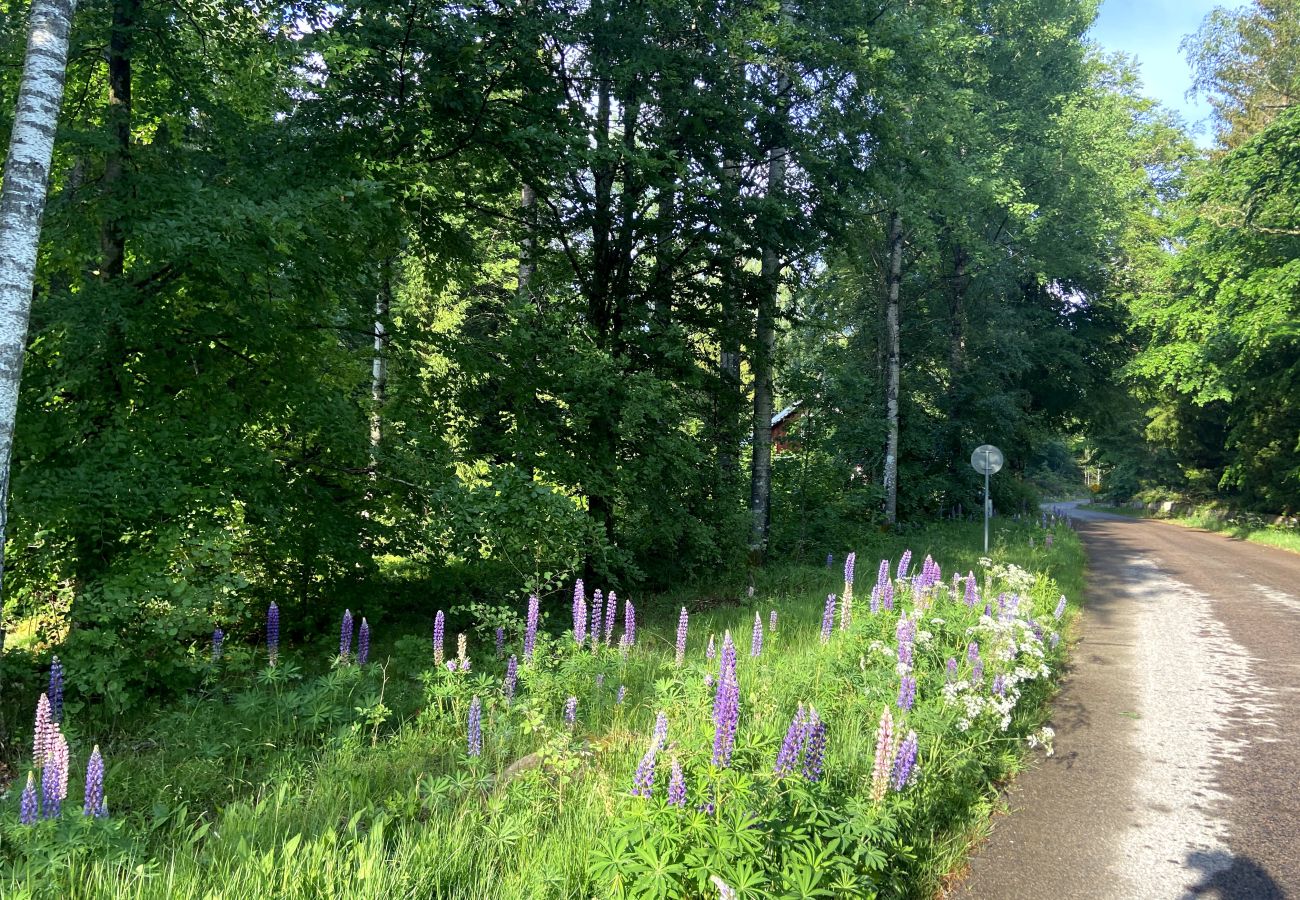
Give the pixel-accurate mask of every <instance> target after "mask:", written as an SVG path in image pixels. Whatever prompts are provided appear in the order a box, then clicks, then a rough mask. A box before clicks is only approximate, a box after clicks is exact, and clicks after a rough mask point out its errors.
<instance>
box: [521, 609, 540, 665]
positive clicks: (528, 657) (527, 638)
mask: <svg viewBox="0 0 1300 900" xmlns="http://www.w3.org/2000/svg"><path fill="white" fill-rule="evenodd" d="M540 614H541V601H539V600H538V599H537V595H536V594H530V595H529V597H528V626H527V628H526V629H525V631H524V662H532V659H533V647H535V646H536V644H537V620H538V618H539V617H540Z"/></svg>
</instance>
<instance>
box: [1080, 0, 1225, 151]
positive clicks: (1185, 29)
mask: <svg viewBox="0 0 1300 900" xmlns="http://www.w3.org/2000/svg"><path fill="white" fill-rule="evenodd" d="M1220 5H1227V6H1235V5H1237V4H1236V3H1234V2H1232V0H1219V2H1215V0H1105V2H1103V3H1102V6H1101V15H1099V16H1098V17H1097V24H1096V25H1094V26H1093V32H1092V33H1093V37H1094V38H1095V39H1096V40H1097V42H1098V43H1099V44H1101V46H1102V47H1104V48H1105V49H1107V50H1118V51H1122V52H1124V53H1128V54H1131V55H1133V56H1136V57H1137V58H1138V61H1139V62H1140V63H1141V66H1142V79H1143V82H1144V84H1145V85H1146V93H1147V95H1149V96H1151V97H1154V98H1155V99H1157V100H1159V101H1160V102H1161V103H1163V104H1164V105H1165V106H1168V107H1170V108H1171V109H1176V110H1178V111H1179V112H1181V113H1182V115H1183V118H1184V119H1186V120H1187V122H1188V124H1191V125H1195V124H1196V123H1198V122H1202V123H1203V122H1204V121H1205V120H1206V119H1207V118H1208V117H1209V114H1210V108H1209V106H1208V105H1207V104H1206V103H1205V101H1204V99H1202V98H1197V100H1196V101H1195V102H1193V101H1191V100H1188V99H1187V98H1186V96H1185V94H1186V92H1187V89H1188V88H1190V87H1191V86H1192V72H1191V69H1190V68H1188V66H1187V60H1186V58H1184V56H1183V54H1182V51H1180V50H1179V49H1178V45H1179V43H1180V42H1181V41H1182V39H1183V37H1184V36H1186V35H1188V34H1191V33H1192V32H1194V31H1196V29H1197V27H1199V26H1200V24H1201V21H1202V20H1203V19H1204V18H1205V16H1206V14H1207V13H1209V11H1210V10H1211V9H1213V8H1214V7H1215V6H1220ZM1208 133H1209V128H1208V125H1202V128H1201V129H1200V133H1199V134H1198V139H1199V140H1200V141H1201V142H1202V143H1205V142H1206V141H1207V140H1208Z"/></svg>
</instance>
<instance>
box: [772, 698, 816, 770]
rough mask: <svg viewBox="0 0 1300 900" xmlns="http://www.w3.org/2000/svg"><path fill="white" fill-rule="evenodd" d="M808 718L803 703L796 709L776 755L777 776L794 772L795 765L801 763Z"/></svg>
mask: <svg viewBox="0 0 1300 900" xmlns="http://www.w3.org/2000/svg"><path fill="white" fill-rule="evenodd" d="M807 726H808V719H807V716H806V714H805V713H804V709H803V704H802V703H800V704H799V709H798V710H796V711H795V714H794V718H793V719H791V720H790V727H789V728H788V729H786V732H785V740H784V741H782V742H781V750H780V752H778V753H777V755H776V766H775V767H774V768H773V770H772V771H773V772H774V773H775V774H776V776H777V777H778V778H779V777H782V776H785V775H792V774H794V770H795V767H796V766H798V765H799V760H800V757H802V756H803V745H804V740H805V739H806V738H807V736H808V734H807Z"/></svg>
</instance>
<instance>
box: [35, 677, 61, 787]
mask: <svg viewBox="0 0 1300 900" xmlns="http://www.w3.org/2000/svg"><path fill="white" fill-rule="evenodd" d="M55 730H56V726H55V724H54V717H53V716H52V715H51V714H50V698H49V696H48V695H46V694H41V699H39V700H37V701H36V726H35V728H34V729H33V730H32V764H33V765H34V766H36V768H38V769H43V768H45V763H46V760H47V758H48V757H49V754H50V750H51V749H53V747H54V732H55Z"/></svg>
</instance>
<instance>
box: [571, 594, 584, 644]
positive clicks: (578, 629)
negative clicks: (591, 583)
mask: <svg viewBox="0 0 1300 900" xmlns="http://www.w3.org/2000/svg"><path fill="white" fill-rule="evenodd" d="M573 640H574V641H575V642H576V643H577V644H578V646H582V644H583V643H584V642H585V641H586V640H587V591H586V588H585V587H583V584H582V579H581V578H579V579H578V583H577V584H575V585H574V586H573Z"/></svg>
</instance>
